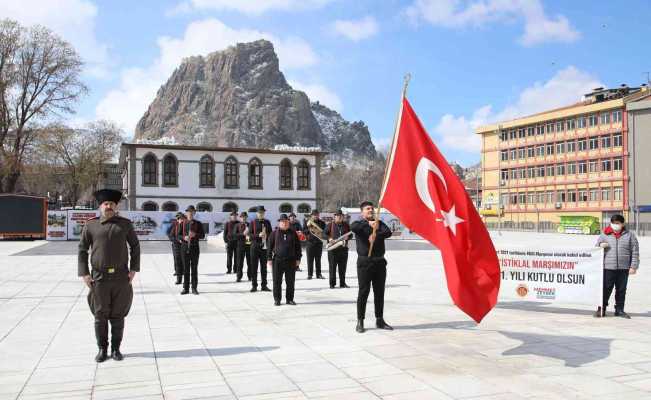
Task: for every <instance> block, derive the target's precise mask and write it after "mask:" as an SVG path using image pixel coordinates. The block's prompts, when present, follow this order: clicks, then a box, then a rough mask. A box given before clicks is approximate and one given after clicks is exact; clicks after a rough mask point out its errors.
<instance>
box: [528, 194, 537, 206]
mask: <svg viewBox="0 0 651 400" xmlns="http://www.w3.org/2000/svg"><path fill="white" fill-rule="evenodd" d="M537 202H538V195H537V194H536V193H535V192H530V193H527V203H528V204H536V203H537Z"/></svg>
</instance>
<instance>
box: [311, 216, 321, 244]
mask: <svg viewBox="0 0 651 400" xmlns="http://www.w3.org/2000/svg"><path fill="white" fill-rule="evenodd" d="M307 230H308V231H309V232H310V234H312V235H313V236H314V237H316V238H317V239H319V240H323V229H322V228H321V227H320V226H319V225H317V224H316V222H314V219H312V218H310V219H308V220H307Z"/></svg>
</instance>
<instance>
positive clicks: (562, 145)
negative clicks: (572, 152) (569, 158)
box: [556, 142, 565, 154]
mask: <svg viewBox="0 0 651 400" xmlns="http://www.w3.org/2000/svg"><path fill="white" fill-rule="evenodd" d="M563 153H565V142H558V143H556V154H563Z"/></svg>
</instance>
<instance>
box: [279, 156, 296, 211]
mask: <svg viewBox="0 0 651 400" xmlns="http://www.w3.org/2000/svg"><path fill="white" fill-rule="evenodd" d="M279 169H280V189H283V190H291V189H292V186H293V185H292V162H291V161H289V160H288V159H284V160H282V161H281V162H280V168H279ZM281 212H284V211H281ZM289 212H291V211H289Z"/></svg>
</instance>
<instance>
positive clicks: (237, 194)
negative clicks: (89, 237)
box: [120, 143, 325, 214]
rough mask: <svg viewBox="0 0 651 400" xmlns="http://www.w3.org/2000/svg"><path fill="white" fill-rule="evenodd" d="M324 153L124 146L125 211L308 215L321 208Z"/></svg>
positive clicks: (143, 145)
mask: <svg viewBox="0 0 651 400" xmlns="http://www.w3.org/2000/svg"><path fill="white" fill-rule="evenodd" d="M324 154H325V153H324V152H322V151H310V150H309V149H305V151H294V150H286V151H285V150H267V149H242V148H219V147H205V146H180V145H163V144H142V143H123V144H122V148H121V151H120V166H121V168H122V179H123V183H122V189H123V190H124V191H125V196H126V209H128V210H143V211H158V210H161V211H177V210H184V209H185V207H187V206H188V205H190V204H193V205H195V206H196V207H197V210H198V211H238V210H239V211H247V210H248V211H250V210H251V209H252V208H253V207H256V206H257V205H260V204H261V205H264V206H265V208H266V209H267V210H269V211H271V212H272V213H274V214H277V213H279V212H285V213H289V212H292V211H293V212H296V213H309V212H310V211H311V210H312V209H313V208H315V207H317V193H319V175H320V174H319V169H320V164H321V158H322V156H323V155H324Z"/></svg>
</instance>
